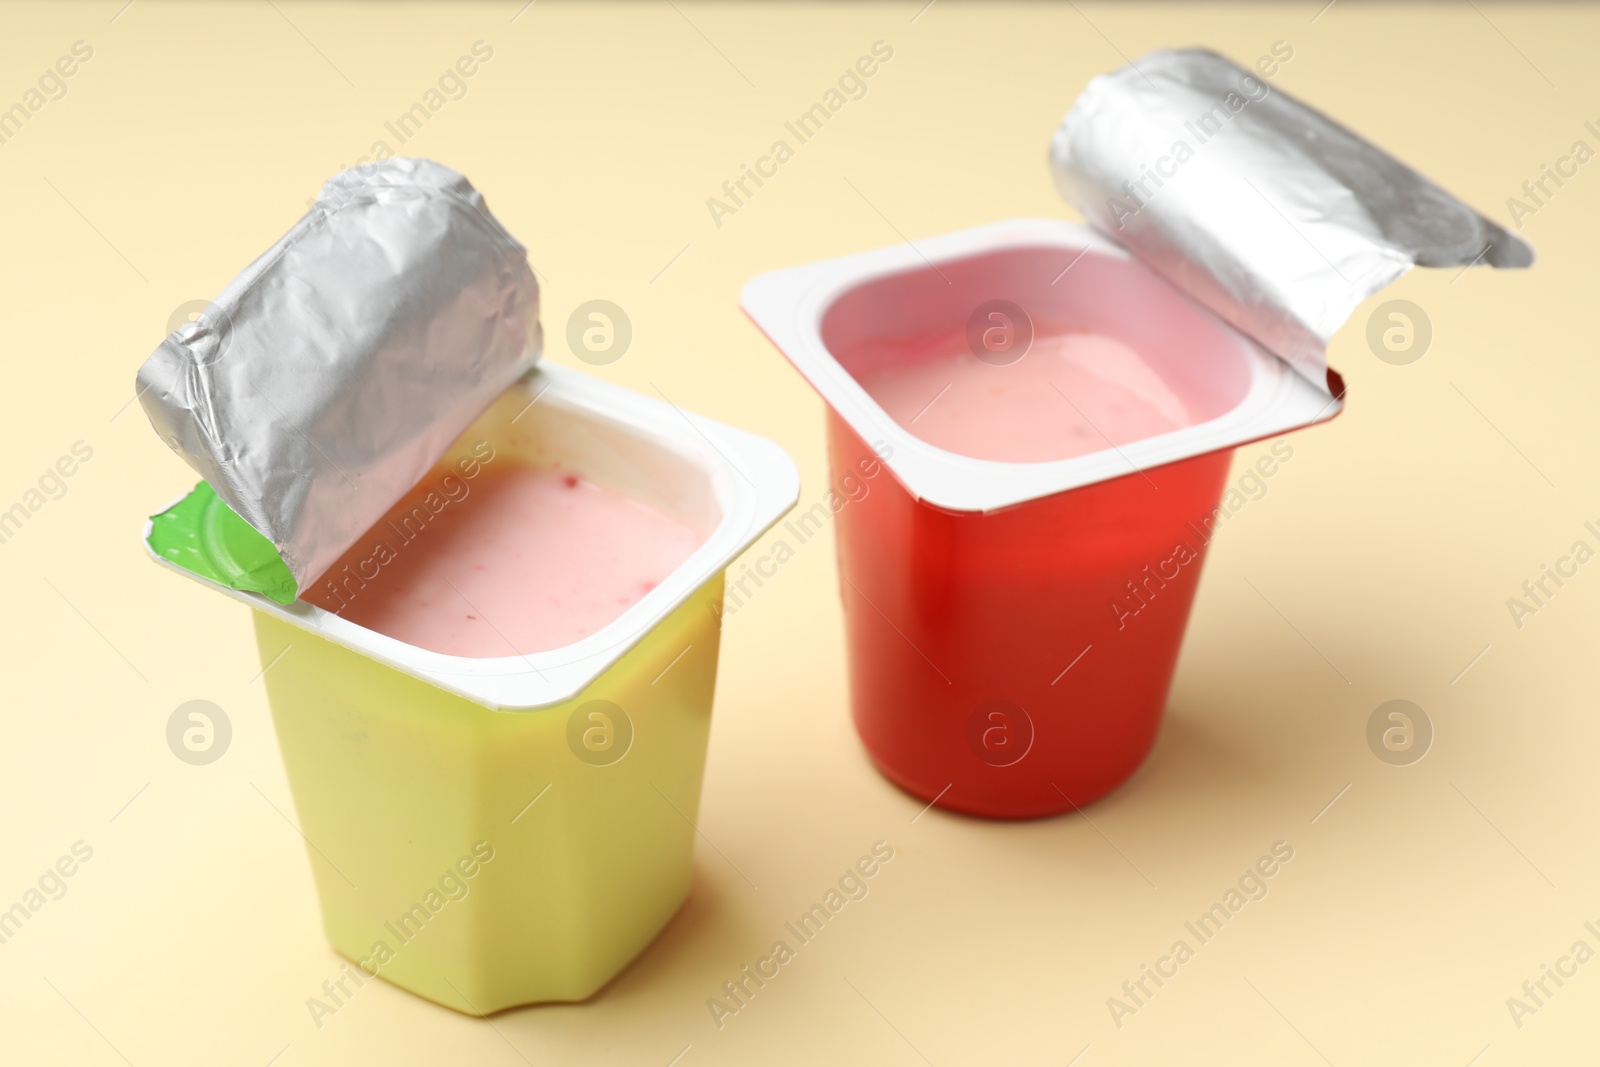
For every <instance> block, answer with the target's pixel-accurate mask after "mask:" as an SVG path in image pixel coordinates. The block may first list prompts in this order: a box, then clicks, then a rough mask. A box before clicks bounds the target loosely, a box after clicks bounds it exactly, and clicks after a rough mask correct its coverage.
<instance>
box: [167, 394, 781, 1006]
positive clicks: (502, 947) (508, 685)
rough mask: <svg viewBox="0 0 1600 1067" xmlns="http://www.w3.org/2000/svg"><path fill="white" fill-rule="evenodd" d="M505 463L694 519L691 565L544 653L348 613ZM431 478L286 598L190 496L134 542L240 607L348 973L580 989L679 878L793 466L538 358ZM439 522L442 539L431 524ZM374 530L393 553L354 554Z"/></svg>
mask: <svg viewBox="0 0 1600 1067" xmlns="http://www.w3.org/2000/svg"><path fill="white" fill-rule="evenodd" d="M486 455H487V456H490V457H491V458H489V459H485V458H484V457H485V456H486ZM474 468H477V469H476V470H473V469H474ZM468 470H473V474H472V475H470V476H469V475H468V473H467V472H468ZM513 470H516V471H523V472H527V471H545V472H559V475H560V477H562V478H563V479H570V480H571V481H572V482H574V483H580V482H581V483H582V484H583V487H584V488H585V489H586V490H592V491H601V492H605V493H608V494H611V495H612V496H613V497H621V498H625V499H626V500H627V501H629V502H631V503H632V504H636V505H640V506H643V507H644V508H647V509H649V511H650V512H653V513H655V515H656V516H657V517H664V518H665V519H666V520H669V521H670V522H672V523H675V524H677V526H678V527H679V528H687V529H688V530H689V531H692V535H693V536H692V539H691V543H690V547H689V549H688V555H687V558H685V559H683V560H682V562H681V563H678V564H677V565H676V566H675V567H674V568H673V569H672V570H671V572H670V573H668V574H666V575H665V576H664V577H663V578H662V579H661V580H660V581H659V584H656V585H655V586H654V587H653V588H650V589H649V590H648V591H645V592H642V595H639V596H638V597H637V599H636V600H633V601H632V602H631V603H628V604H626V605H625V606H624V605H619V606H618V607H617V611H616V614H615V617H614V618H610V619H609V620H608V621H604V622H603V624H601V625H599V626H598V627H597V628H595V629H593V632H590V633H587V634H585V635H583V636H581V637H579V638H577V639H576V640H572V641H570V642H569V643H566V644H563V645H561V646H559V647H553V648H543V649H539V650H534V651H529V650H527V649H526V648H525V647H518V646H519V645H521V644H522V642H520V641H518V639H517V635H516V633H515V632H513V631H514V630H515V627H514V626H513V625H511V620H507V619H504V618H502V619H501V620H498V624H496V623H497V620H495V619H492V618H489V619H487V622H488V623H489V624H490V625H491V629H494V630H496V631H502V633H501V636H503V637H504V638H505V641H506V643H505V646H504V648H503V649H496V648H494V647H492V643H491V644H488V645H481V646H479V647H477V648H476V649H475V652H476V654H468V655H463V654H452V653H451V652H441V651H436V650H433V649H430V648H427V647H422V646H421V645H419V644H416V643H412V642H408V641H406V640H402V639H399V638H397V637H395V636H391V635H390V634H386V633H384V632H381V630H382V629H383V627H382V626H381V625H379V624H376V623H375V624H373V625H363V624H362V623H361V622H359V621H356V620H357V619H358V618H363V617H364V616H363V615H362V612H361V610H358V608H360V607H362V606H366V605H370V604H371V603H372V599H371V598H373V597H375V596H377V595H379V594H381V593H382V590H381V586H382V582H383V581H385V580H387V578H388V575H387V574H383V573H381V572H383V571H385V570H394V569H397V568H404V567H405V566H406V565H407V564H408V556H407V554H408V553H411V552H420V551H423V548H422V546H423V545H424V543H425V542H426V540H427V538H429V537H452V538H457V537H459V536H460V531H461V530H463V529H466V528H468V527H470V524H471V523H472V522H473V521H474V520H475V519H476V518H478V517H479V515H477V514H475V513H474V512H473V511H472V510H471V509H472V508H473V507H475V506H479V505H477V504H476V503H475V498H474V496H473V495H472V494H473V492H477V493H478V494H479V495H480V497H481V495H482V493H483V492H484V490H483V489H482V488H481V487H482V486H483V485H484V484H486V482H485V474H484V473H483V472H484V471H493V472H495V473H496V474H499V473H500V472H507V471H513ZM475 481H476V483H477V484H476V485H475V484H474V482H475ZM430 484H433V485H437V486H438V492H437V493H436V494H435V496H434V499H433V500H432V501H428V502H427V503H425V504H423V505H422V506H423V507H424V513H423V514H418V515H416V516H415V517H413V518H411V519H410V520H409V521H408V520H407V514H410V513H399V512H396V513H391V515H390V516H387V517H386V519H385V520H383V521H381V522H380V523H379V525H378V526H375V527H373V530H372V531H369V535H368V537H365V538H362V539H358V541H357V543H356V546H355V548H353V549H352V553H354V554H355V555H353V556H347V557H346V558H347V560H349V559H355V563H354V565H353V566H349V568H348V569H346V565H345V564H336V565H335V567H334V568H332V569H331V570H330V571H329V572H328V573H327V575H325V576H324V579H323V580H322V581H321V582H319V583H318V587H317V591H316V592H311V591H308V592H307V595H306V597H304V598H302V599H297V600H293V601H292V602H290V603H288V604H281V603H278V602H276V601H275V600H273V599H270V598H268V597H267V596H263V595H261V594H259V593H256V592H247V591H240V590H237V589H232V588H229V587H228V586H229V575H230V574H231V573H234V572H237V571H238V570H239V569H240V567H241V566H248V561H247V560H246V559H245V557H246V556H247V555H248V552H247V551H245V550H244V549H241V547H240V544H239V541H238V535H239V530H240V528H241V524H240V523H238V521H237V518H236V516H233V515H232V513H231V512H228V511H227V509H226V508H225V507H223V506H222V505H221V504H220V502H217V501H216V500H215V498H214V497H210V498H209V499H208V498H206V497H205V495H204V494H203V493H202V492H201V491H200V490H197V494H198V495H197V494H191V496H190V497H189V498H186V500H185V501H183V502H179V503H177V504H175V505H173V506H172V507H171V508H169V509H167V510H166V511H163V512H162V513H160V514H158V515H156V516H155V517H154V518H153V519H152V520H151V521H150V523H149V524H148V525H147V526H146V530H145V542H146V546H147V548H148V550H149V551H150V553H151V555H152V556H153V557H154V558H155V559H156V560H157V561H158V562H161V563H163V564H165V565H167V566H169V567H171V568H173V569H175V570H178V571H180V572H182V573H185V574H188V575H190V576H191V577H195V578H197V580H201V581H205V582H207V584H211V585H213V586H214V587H215V588H218V589H219V590H221V591H222V592H225V593H227V594H228V595H229V596H232V597H233V598H234V599H236V600H241V601H243V602H244V603H246V604H248V605H249V606H250V608H251V609H252V612H253V614H254V618H255V627H256V638H257V644H258V646H259V650H260V654H261V662H262V665H263V669H264V672H265V673H264V681H265V684H266V687H267V694H268V698H269V702H270V704H271V707H272V716H273V721H274V724H275V726H276V730H277V736H278V742H279V745H280V747H281V748H282V751H283V758H284V764H285V769H286V771H287V774H288V778H289V785H290V789H291V792H292V794H293V797H294V804H295V809H296V812H297V814H298V817H299V824H300V828H301V830H302V832H303V833H304V835H305V838H306V840H307V843H308V846H309V847H308V853H309V857H310V860H311V866H312V871H313V874H314V876H315V881H316V885H317V893H318V896H319V897H320V900H321V906H322V917H323V926H324V929H325V931H326V934H327V937H328V940H329V942H330V943H331V944H332V946H333V948H334V949H335V950H336V951H337V952H339V953H340V954H341V955H342V956H344V957H346V958H347V959H348V960H350V961H351V962H352V964H353V965H354V966H352V967H351V968H350V969H349V975H350V981H349V982H346V983H345V986H346V989H347V990H349V989H353V988H354V987H353V985H351V983H360V982H365V981H367V980H369V979H370V978H371V977H374V976H375V977H380V978H383V979H384V980H386V981H389V982H392V983H393V984H395V985H397V986H400V987H401V988H403V989H406V990H409V991H411V992H413V993H416V994H418V995H420V996H423V997H426V998H428V999H429V1000H432V1001H435V1002H437V1003H439V1004H443V1005H446V1006H448V1007H451V1008H455V1009H457V1010H458V1011H462V1012H466V1013H469V1014H473V1015H485V1014H489V1013H491V1012H495V1011H499V1010H501V1009H504V1008H509V1007H512V1006H515V1005H519V1004H529V1003H535V1002H539V1001H575V1000H583V999H585V998H587V997H589V996H590V995H592V994H593V993H595V992H596V991H597V990H598V989H600V988H601V987H602V986H604V985H605V984H606V982H608V981H609V980H610V979H611V978H612V977H613V976H615V975H616V974H617V973H618V972H619V971H620V970H622V968H623V967H625V966H626V965H627V964H628V963H629V961H631V960H632V959H633V958H634V957H635V956H636V955H638V953H639V952H640V951H641V950H643V949H644V947H645V946H646V945H647V944H649V942H650V941H651V940H652V939H653V938H654V937H655V936H656V934H657V933H659V932H660V930H661V929H662V927H663V926H664V925H665V924H666V923H667V921H668V920H669V919H670V918H671V917H672V915H673V914H674V913H675V912H676V911H677V909H678V907H679V906H680V905H681V904H682V903H683V901H684V899H685V898H686V896H687V895H688V892H689V885H690V876H691V868H692V860H693V851H694V838H695V829H694V819H695V818H696V814H697V809H698V807H699V801H700V783H701V777H702V773H703V770H704V766H705V754H706V739H707V732H708V730H709V727H710V718H711V704H712V694H713V689H714V684H715V679H716V666H717V653H718V644H719V637H720V613H721V604H722V584H723V571H724V569H725V568H726V567H727V566H728V564H729V563H730V562H731V561H732V560H733V559H734V558H735V557H736V556H737V555H738V554H739V553H740V552H742V551H743V550H744V549H745V548H747V547H748V546H749V545H750V544H751V543H752V542H753V541H754V540H755V539H756V538H757V537H759V536H760V535H761V534H762V533H763V532H765V531H766V530H767V529H768V528H769V527H770V526H771V525H772V524H773V523H774V522H775V521H777V519H778V518H779V517H780V516H781V515H782V514H783V513H784V512H785V511H787V510H788V509H789V507H791V506H792V505H793V503H794V501H795V499H796V497H797V495H798V491H799V480H798V474H797V472H796V470H795V467H794V464H793V463H792V461H791V460H790V459H789V457H788V456H787V455H786V454H785V453H784V452H783V450H782V449H781V448H779V447H778V446H777V445H775V444H773V443H771V442H768V441H766V440H764V439H761V438H758V437H755V436H753V435H750V434H747V433H744V432H742V431H739V430H735V429H732V428H730V427H727V426H723V425H720V424H718V423H715V422H712V421H710V420H707V419H703V418H700V417H698V416H695V415H692V414H686V413H684V412H681V411H679V410H676V409H674V408H673V407H672V406H670V405H668V404H664V403H661V402H659V401H655V400H653V399H650V398H648V397H644V396H640V395H638V394H635V393H631V392H629V391H627V390H624V389H621V388H618V387H616V386H612V385H609V384H606V383H604V382H601V381H599V380H596V379H594V378H590V377H588V376H586V375H584V374H582V373H580V372H577V371H573V370H568V369H565V368H562V367H556V366H540V367H539V368H538V369H537V370H535V371H533V372H532V373H531V374H529V375H528V376H527V377H525V378H523V379H521V380H519V381H518V382H517V383H516V384H515V385H513V386H512V387H511V388H510V389H509V390H507V391H506V392H505V393H504V394H503V395H501V396H500V397H499V398H498V399H497V400H496V401H495V402H494V404H493V405H491V406H490V408H489V409H488V410H487V411H486V412H485V413H484V414H483V415H482V416H481V417H479V418H478V419H477V421H476V422H474V423H473V424H472V425H471V426H470V427H469V428H468V429H467V431H466V432H465V433H463V434H462V435H461V436H460V437H459V438H458V439H457V441H456V442H455V444H454V445H453V446H452V447H451V449H450V450H449V451H448V452H447V453H446V455H445V456H444V458H443V459H442V460H441V461H440V462H439V464H438V465H437V466H436V467H435V468H434V471H433V472H432V473H431V474H430V475H429V476H428V478H425V479H424V480H423V483H421V484H419V486H418V490H417V492H416V493H415V494H414V497H413V498H415V499H422V500H426V492H425V491H426V489H427V487H428V486H429V485H430ZM463 487H465V489H466V491H465V492H463V491H462V488H463ZM202 489H203V487H202ZM413 498H408V500H411V499H413ZM441 501H442V504H441V503H440V502H441ZM404 503H405V502H402V504H404ZM434 504H439V508H438V510H437V511H433V510H431V508H432V505H434ZM484 506H487V505H484ZM450 508H456V509H458V510H459V514H457V515H455V516H453V517H449V516H446V515H445V513H446V512H447V511H448V510H449V509H450ZM424 515H426V516H428V517H424ZM442 518H448V520H449V521H451V522H454V523H455V524H456V530H455V532H451V531H448V530H445V528H444V527H443V526H438V527H435V528H429V529H425V530H424V529H423V527H424V525H425V524H428V523H437V522H438V521H439V520H440V519H442ZM538 521H539V520H538V517H537V516H535V517H534V518H532V519H531V520H530V531H531V530H532V527H533V525H534V524H536V523H537V522H538ZM551 521H556V517H555V516H551ZM386 523H387V524H388V525H385V524H386ZM441 531H442V532H441ZM408 535H410V539H409V540H408V539H407V536H408ZM246 536H248V532H247V534H246ZM379 541H382V542H383V543H384V544H385V545H387V546H388V548H389V549H390V552H388V553H380V552H374V551H370V547H371V546H374V545H375V544H376V543H377V542H379ZM267 547H268V551H269V552H270V546H267ZM432 548H433V546H430V547H429V549H428V550H430V551H431V550H432ZM380 557H384V558H382V559H381V561H380ZM483 563H484V565H485V566H487V567H490V568H493V567H494V566H495V565H496V563H497V561H496V560H484V561H483ZM414 577H415V576H414V575H412V576H408V577H407V578H406V579H405V580H411V579H412V578H414ZM614 577H615V576H608V577H607V580H608V581H609V580H612V579H614ZM330 583H331V586H330ZM455 584H456V585H459V582H456V583H455ZM580 584H581V583H580ZM341 590H342V592H340V591H341ZM458 592H465V594H466V596H468V597H471V598H472V599H473V600H474V601H476V600H477V599H478V598H479V595H478V594H474V593H472V592H471V591H470V590H466V589H464V587H463V588H462V589H458ZM540 594H541V590H540V589H532V588H530V589H528V590H527V595H528V596H529V597H530V598H536V597H538V596H539V595H540ZM363 597H368V598H369V599H368V600H366V601H364V600H363ZM309 600H319V601H322V602H323V604H324V605H325V606H318V605H317V604H315V603H311V602H308V601H309ZM438 603H439V610H450V611H455V612H458V613H463V614H464V615H475V614H478V613H477V612H476V611H474V610H473V607H474V605H472V604H469V605H468V606H467V607H466V608H465V609H463V607H462V605H461V604H447V603H445V600H444V599H443V598H441V599H440V600H439V602H438ZM476 606H482V605H476ZM330 607H331V608H334V609H337V613H336V611H335V610H329V608H330ZM591 607H592V606H591ZM380 614H381V613H380ZM367 621H368V622H371V621H372V620H371V619H368V620H367ZM472 621H473V622H483V621H485V620H484V618H481V617H480V618H478V619H474V620H472Z"/></svg>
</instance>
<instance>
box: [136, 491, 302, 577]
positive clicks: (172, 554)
mask: <svg viewBox="0 0 1600 1067" xmlns="http://www.w3.org/2000/svg"><path fill="white" fill-rule="evenodd" d="M150 548H151V549H152V550H153V551H154V552H155V553H156V554H157V555H158V556H160V557H161V558H162V559H164V560H167V561H169V562H171V563H174V564H176V565H177V566H179V567H182V568H183V569H184V570H186V571H188V572H189V573H190V574H193V575H196V576H198V577H201V578H204V579H206V580H207V581H211V582H216V583H217V584H218V585H225V586H227V587H228V588H229V589H238V590H240V591H241V592H246V593H260V594H262V595H263V596H266V597H268V598H270V599H272V600H275V601H277V602H278V603H279V604H292V603H294V598H295V592H296V590H295V583H294V576H293V575H291V574H290V573H289V568H288V567H287V566H285V565H284V562H283V560H282V559H281V558H280V557H279V556H278V550H277V549H276V548H274V547H273V546H272V542H271V541H268V540H267V539H266V538H265V537H263V536H262V535H261V534H260V532H259V531H257V530H256V528H255V527H253V526H251V525H250V524H249V523H248V522H245V521H244V520H243V519H241V518H240V517H239V516H238V514H236V513H235V512H234V510H233V509H232V508H230V507H228V505H226V504H224V503H223V502H222V501H221V500H220V499H219V498H218V497H217V494H216V493H215V492H214V491H213V490H212V488H211V486H210V485H208V484H206V483H205V482H201V483H200V484H199V485H197V486H195V487H194V491H193V492H191V493H190V494H189V495H188V496H186V497H184V498H183V499H182V500H180V501H178V502H177V503H176V504H174V505H172V507H170V508H168V509H167V510H166V511H163V512H161V513H160V514H159V515H152V516H151V517H150Z"/></svg>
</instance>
